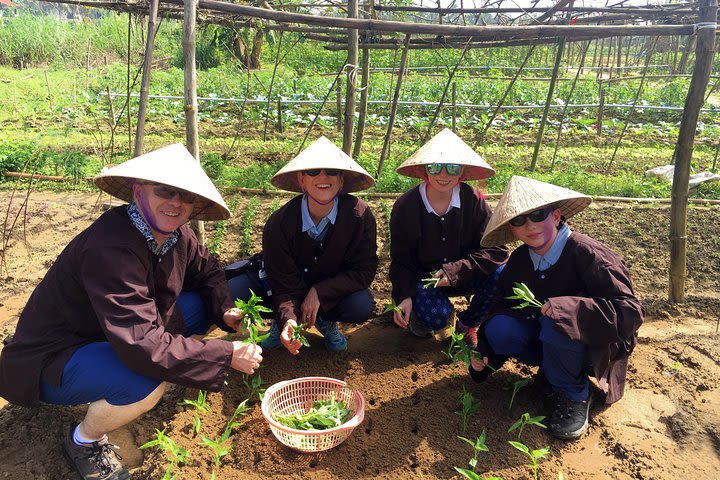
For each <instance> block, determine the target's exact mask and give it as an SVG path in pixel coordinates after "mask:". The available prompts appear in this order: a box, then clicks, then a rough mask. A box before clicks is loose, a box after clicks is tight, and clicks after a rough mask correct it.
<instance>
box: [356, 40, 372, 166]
mask: <svg viewBox="0 0 720 480" xmlns="http://www.w3.org/2000/svg"><path fill="white" fill-rule="evenodd" d="M369 85H370V50H368V49H367V48H363V57H362V67H361V70H360V108H359V114H358V125H357V130H356V131H355V145H354V146H353V154H352V157H353V158H358V156H359V155H360V149H361V148H362V141H363V135H364V133H365V119H366V118H367V107H368V97H369V91H368V90H369V89H370V87H369Z"/></svg>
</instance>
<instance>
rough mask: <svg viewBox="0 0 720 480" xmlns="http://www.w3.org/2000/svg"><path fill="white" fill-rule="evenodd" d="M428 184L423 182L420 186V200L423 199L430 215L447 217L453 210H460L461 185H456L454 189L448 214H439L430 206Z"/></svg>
mask: <svg viewBox="0 0 720 480" xmlns="http://www.w3.org/2000/svg"><path fill="white" fill-rule="evenodd" d="M426 190H427V183H425V182H423V183H421V184H420V198H422V201H423V204H424V205H425V208H426V209H427V211H428V213H434V214H435V215H437V216H438V217H439V216H441V215H445V214H446V213H448V212H449V211H450V210H452V209H453V208H460V183H458V184H457V185H455V186H454V187H453V189H452V198H450V205H449V206H448V209H447V212H443V213H438V212H436V211H435V210H434V209H433V207H432V205H430V201H429V200H428V198H427V191H426Z"/></svg>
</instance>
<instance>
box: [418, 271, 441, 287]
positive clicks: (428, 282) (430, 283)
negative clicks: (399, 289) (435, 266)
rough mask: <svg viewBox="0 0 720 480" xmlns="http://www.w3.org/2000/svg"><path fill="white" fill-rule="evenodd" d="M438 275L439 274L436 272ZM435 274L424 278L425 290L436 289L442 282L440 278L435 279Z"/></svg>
mask: <svg viewBox="0 0 720 480" xmlns="http://www.w3.org/2000/svg"><path fill="white" fill-rule="evenodd" d="M435 273H437V272H435ZM435 273H431V274H430V276H429V277H427V278H423V279H422V280H421V282H423V288H430V287H432V288H436V287H437V284H438V282H439V281H440V277H435V276H434V275H435Z"/></svg>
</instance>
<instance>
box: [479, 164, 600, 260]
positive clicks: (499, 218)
mask: <svg viewBox="0 0 720 480" xmlns="http://www.w3.org/2000/svg"><path fill="white" fill-rule="evenodd" d="M591 201H592V199H591V198H590V197H589V196H587V195H583V194H582V193H578V192H576V191H574V190H570V189H567V188H563V187H558V186H556V185H551V184H549V183H545V182H541V181H539V180H533V179H532V178H525V177H520V176H513V177H512V178H510V181H509V182H508V184H507V185H506V186H505V190H503V194H502V197H500V201H498V204H497V207H495V210H494V211H493V214H492V216H491V217H490V220H489V221H488V224H487V227H485V235H483V238H482V240H481V242H480V243H482V245H483V246H484V247H497V246H499V245H505V244H506V243H510V242H512V241H513V240H515V237H514V236H513V234H512V232H511V231H510V224H509V223H508V222H509V221H510V220H512V219H513V218H515V217H517V216H518V215H522V214H525V213H530V212H532V211H533V210H537V209H539V208H542V207H544V206H546V205H554V206H555V208H559V209H560V212H561V213H562V215H563V216H564V217H565V218H566V219H567V218H570V217H572V216H573V215H575V214H576V213H578V212H580V211H582V210H583V209H584V208H585V207H587V206H588V205H590V202H591Z"/></svg>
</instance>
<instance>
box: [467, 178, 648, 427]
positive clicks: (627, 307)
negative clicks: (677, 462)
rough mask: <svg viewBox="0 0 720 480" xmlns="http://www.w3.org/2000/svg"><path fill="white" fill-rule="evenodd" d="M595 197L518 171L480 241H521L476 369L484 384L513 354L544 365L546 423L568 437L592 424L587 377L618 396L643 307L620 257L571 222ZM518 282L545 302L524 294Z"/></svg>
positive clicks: (481, 339)
mask: <svg viewBox="0 0 720 480" xmlns="http://www.w3.org/2000/svg"><path fill="white" fill-rule="evenodd" d="M589 204H590V197H588V196H586V195H582V194H580V193H578V192H573V191H572V190H568V189H566V188H562V187H557V186H555V185H550V184H547V183H544V182H539V181H537V180H532V179H529V178H524V177H517V176H515V177H512V178H511V179H510V182H509V183H508V185H507V187H506V188H505V191H504V192H503V195H502V197H501V199H500V201H499V202H498V206H497V207H496V209H495V213H493V216H492V217H491V218H490V221H489V222H488V227H487V229H486V231H485V235H484V236H483V239H482V244H483V245H485V246H487V247H492V246H500V245H504V244H506V243H508V242H511V241H513V240H519V241H521V242H522V245H521V246H520V247H518V248H517V249H516V250H515V251H514V252H513V253H512V254H511V255H510V259H509V260H508V262H507V264H506V265H505V268H504V270H503V272H502V273H501V275H500V279H499V281H498V290H497V295H496V297H495V300H494V303H493V306H492V307H491V308H490V310H489V313H488V314H487V315H486V316H485V318H484V319H483V321H482V323H481V327H480V330H479V331H478V346H477V349H476V350H477V352H479V354H478V357H477V358H475V359H473V360H472V361H471V366H470V375H471V376H472V377H473V378H474V379H475V380H476V381H478V382H482V381H484V380H485V379H486V378H487V377H488V376H489V375H490V374H491V373H492V372H493V371H495V370H496V369H498V368H500V366H502V364H503V363H504V361H505V360H506V359H507V358H509V357H513V358H516V359H518V360H519V361H521V362H523V363H525V364H528V365H531V366H539V367H540V368H539V371H538V375H537V376H538V380H539V381H540V383H541V385H542V386H543V387H542V388H543V392H542V393H543V396H544V401H543V403H544V404H545V405H546V408H547V409H548V411H547V412H546V413H545V414H546V415H547V418H548V420H547V421H546V425H547V426H548V427H549V431H550V433H552V434H553V435H554V436H556V437H558V438H561V439H564V440H574V439H577V438H580V437H581V436H582V435H583V434H584V433H585V431H586V430H587V429H588V425H589V411H590V406H591V403H592V391H591V388H590V387H591V384H590V381H589V378H588V375H590V376H594V377H595V378H596V379H597V381H598V384H599V385H600V386H601V388H602V389H603V390H604V391H605V393H606V398H605V402H606V403H613V402H615V401H617V400H619V399H620V397H622V395H623V389H624V383H625V374H626V369H627V363H628V357H629V355H630V353H631V352H632V350H633V348H634V346H635V344H636V343H637V330H638V328H639V327H640V324H641V323H642V320H643V314H644V312H643V308H642V306H641V305H640V302H639V301H638V300H637V298H635V294H634V293H633V288H632V283H631V281H630V274H629V272H628V270H627V268H626V266H625V264H624V263H623V260H622V258H621V257H620V256H619V255H618V254H616V253H615V252H613V251H612V250H611V249H610V248H608V247H607V246H605V245H603V244H602V243H600V242H598V241H597V240H595V239H593V238H591V237H589V236H587V235H583V234H581V233H578V232H573V231H571V230H570V228H569V227H568V225H567V224H566V223H565V219H566V218H569V217H571V216H573V215H575V214H576V213H578V212H580V211H581V210H583V209H584V208H585V207H587V206H588V205H589ZM520 283H522V284H524V286H523V287H522V289H524V290H525V291H527V290H529V291H530V292H532V294H533V295H534V296H535V298H536V299H537V300H538V301H539V302H540V303H541V304H542V306H541V307H534V306H531V305H529V304H528V303H523V301H522V300H520V299H519V294H518V287H519V285H518V284H520ZM521 307H522V308H521ZM487 365H490V367H492V368H486V366H487Z"/></svg>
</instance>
